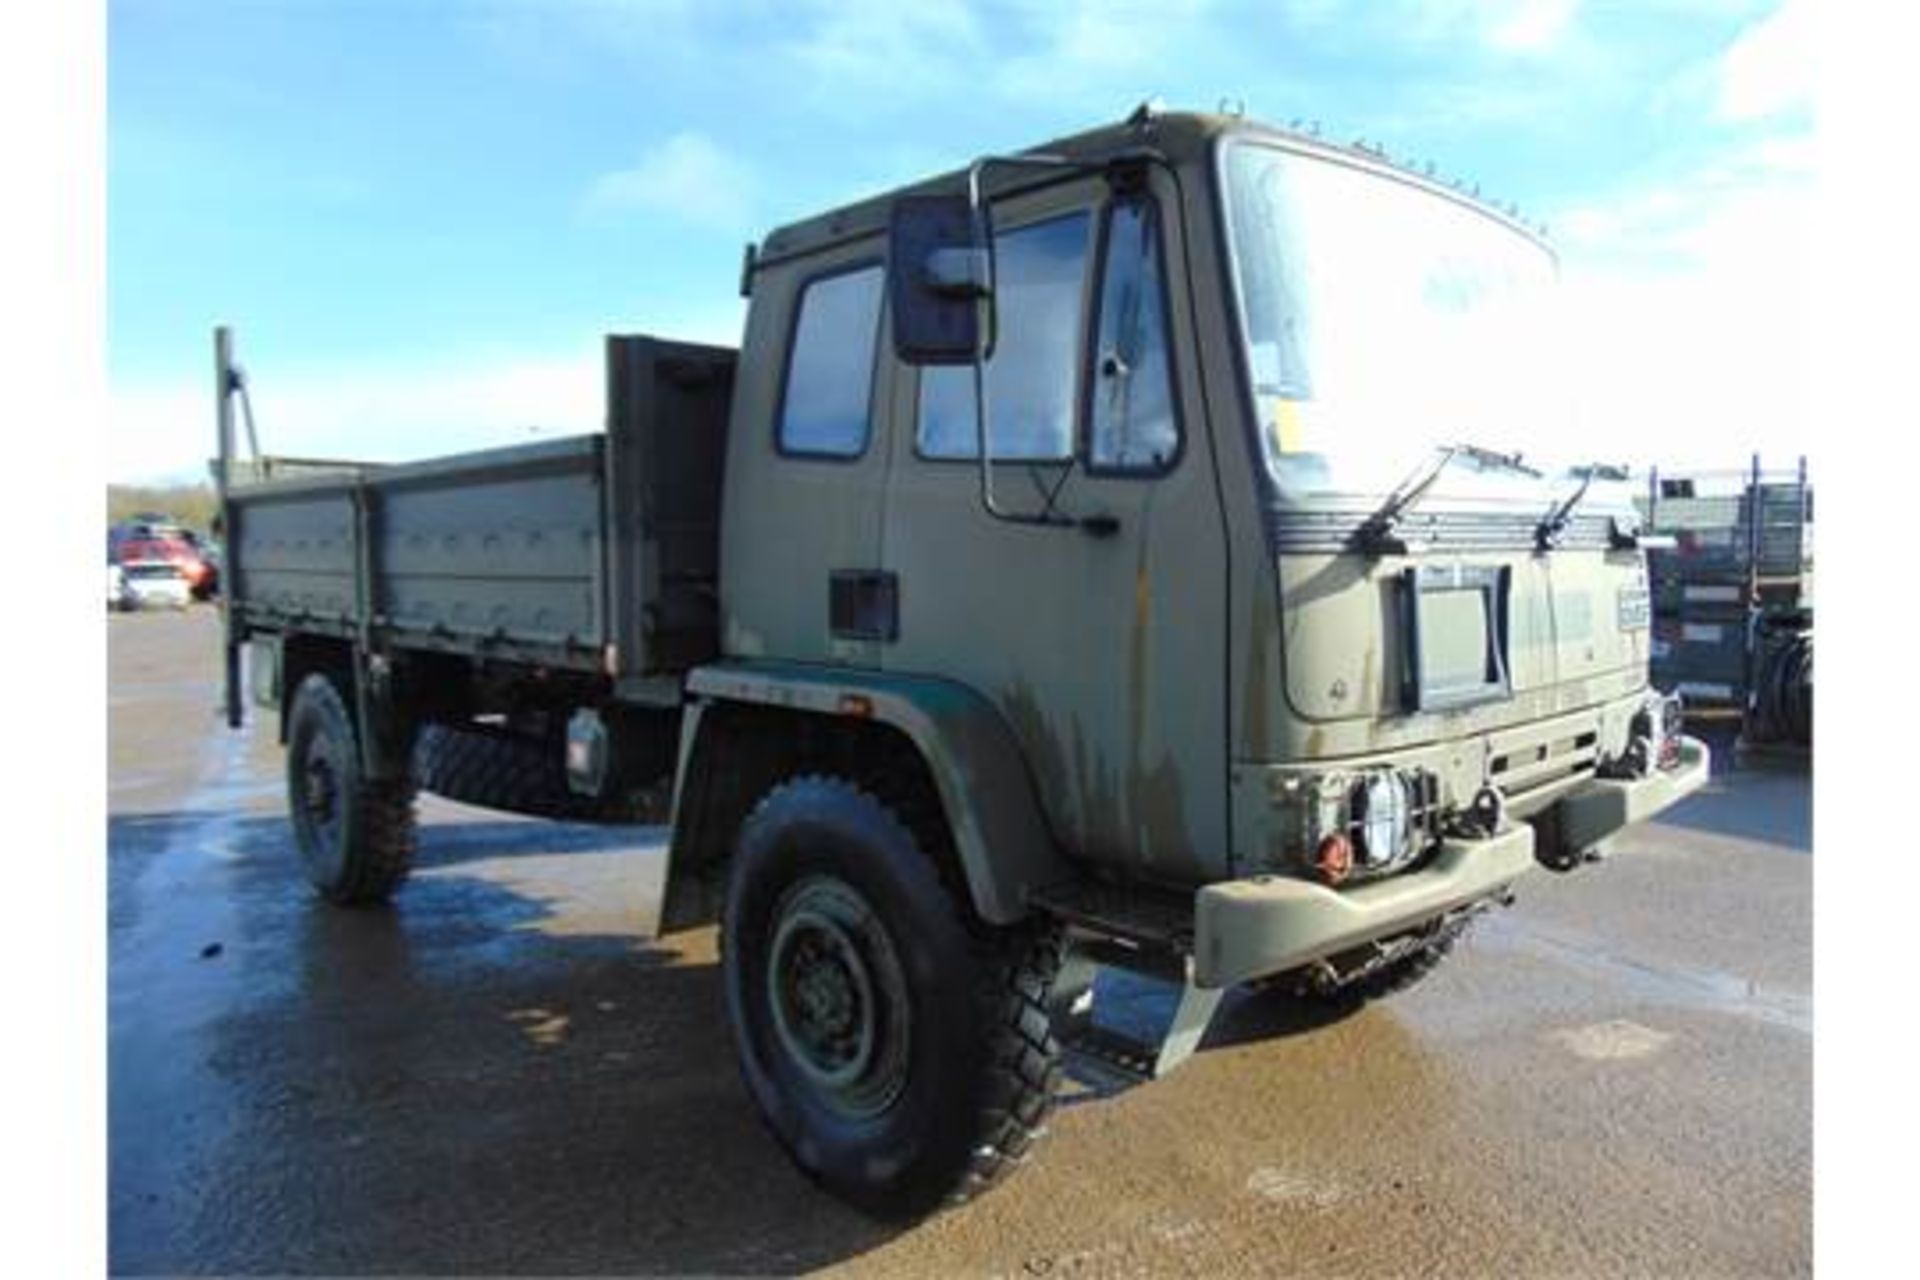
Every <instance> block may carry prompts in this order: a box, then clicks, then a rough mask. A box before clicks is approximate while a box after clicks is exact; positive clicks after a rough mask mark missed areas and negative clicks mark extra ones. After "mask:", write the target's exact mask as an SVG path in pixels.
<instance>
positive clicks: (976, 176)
mask: <svg viewBox="0 0 1920 1280" xmlns="http://www.w3.org/2000/svg"><path fill="white" fill-rule="evenodd" d="M990 164H999V165H1016V166H1018V165H1028V166H1032V167H1034V168H1074V167H1078V166H1080V165H1081V162H1080V161H1077V160H1069V159H1067V158H1066V157H1064V156H1049V155H1027V156H981V157H980V158H979V159H977V160H975V161H974V162H973V163H972V164H970V165H968V166H967V212H968V214H969V216H970V217H971V219H972V223H973V241H974V243H975V244H977V245H981V246H983V248H984V251H985V253H986V267H987V271H986V296H987V297H988V298H995V286H996V285H997V284H998V283H999V282H998V280H997V278H996V277H997V272H998V260H997V258H996V256H995V254H994V248H993V226H992V221H991V219H989V218H988V216H987V208H986V201H985V200H983V199H981V195H980V179H981V175H982V174H984V173H985V172H986V168H987V166H988V165H990ZM998 319H999V307H998V305H997V302H996V305H993V306H989V307H988V308H987V326H988V327H986V328H983V327H982V326H979V325H976V326H974V347H973V439H974V447H975V452H976V454H977V456H978V457H979V460H980V507H981V509H982V510H983V511H985V512H986V513H987V515H989V516H990V517H992V518H993V519H995V520H1003V521H1005V522H1006V523H1008V524H1031V525H1044V526H1047V527H1051V528H1071V527H1072V526H1073V525H1074V523H1075V522H1074V520H1073V519H1072V518H1071V517H1068V516H1063V515H1060V514H1059V513H1057V512H1053V511H1043V512H1039V513H1037V514H1030V513H1024V512H1017V511H1003V510H1001V509H1000V504H999V503H998V502H996V501H995V500H994V496H993V457H992V455H991V454H990V453H989V452H988V450H987V369H986V365H987V361H986V353H987V351H989V350H991V349H992V347H993V345H994V343H993V339H994V338H995V337H996V336H998V335H997V334H996V333H995V332H994V329H995V328H997V326H998Z"/></svg>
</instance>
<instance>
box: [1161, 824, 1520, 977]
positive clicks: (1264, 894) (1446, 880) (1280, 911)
mask: <svg viewBox="0 0 1920 1280" xmlns="http://www.w3.org/2000/svg"><path fill="white" fill-rule="evenodd" d="M1532 866H1533V828H1532V827H1531V826H1530V825H1528V824H1527V823H1525V822H1516V823H1514V824H1513V826H1512V827H1511V828H1509V829H1508V830H1506V831H1504V832H1502V833H1501V834H1499V835H1497V836H1494V837H1492V838H1491V839H1487V840H1457V839H1448V840H1445V841H1442V842H1441V845H1440V851H1439V852H1438V853H1437V854H1435V855H1434V857H1433V861H1432V862H1430V863H1429V864H1427V865H1426V866H1425V867H1422V868H1421V869H1420V870H1418V871H1409V872H1405V873H1403V874H1401V875H1397V876H1393V877H1391V878H1389V879H1386V880H1381V881H1378V882H1376V883H1373V884H1367V885H1361V886H1359V887H1357V888H1353V889H1345V890H1338V889H1329V888H1327V887H1326V886H1324V885H1318V884H1313V883H1311V882H1309V881H1306V880H1296V879H1292V878H1289V877H1285V876H1256V877H1255V878H1253V879H1251V880H1228V881H1224V882H1222V883H1220V884H1210V885H1207V886H1206V887H1205V888H1203V889H1201V890H1200V891H1199V892H1198V893H1197V894H1195V895H1194V908H1193V917H1194V930H1193V964H1194V978H1193V980H1194V984H1195V985H1196V986H1201V987H1225V986H1231V985H1232V984H1233V983H1236V982H1245V981H1247V980H1249V979H1252V978H1259V977H1265V976H1267V975H1268V974H1274V973H1282V972H1284V971H1286V970H1288V969H1293V968H1297V967H1298V966H1300V965H1303V964H1306V963H1307V962H1309V961H1311V960H1318V959H1320V958H1321V957H1323V956H1329V955H1333V954H1335V953H1337V952H1340V951H1344V950H1346V949H1347V948H1349V947H1354V946H1358V945H1359V944H1361V943H1363V942H1369V941H1372V940H1373V939H1376V938H1384V937H1387V936H1390V935H1392V934H1395V933H1399V932H1402V931H1404V930H1406V929H1411V928H1414V927H1416V926H1418V925H1421V924H1424V923H1425V922H1427V921H1428V920H1431V919H1433V918H1434V917H1436V916H1439V915H1442V914H1444V913H1446V912H1448V911H1451V910H1453V909H1454V908H1455V907H1462V906H1465V905H1466V904H1468V903H1470V902H1474V901H1476V900H1478V899H1480V898H1484V897H1486V896H1487V895H1488V894H1491V893H1495V892H1497V891H1498V890H1500V889H1503V888H1505V887H1506V886H1507V885H1509V884H1512V883H1513V882H1514V881H1515V880H1517V879H1519V878H1520V877H1521V876H1522V875H1524V874H1525V873H1526V872H1527V870H1528V869H1530V868H1531V867H1532Z"/></svg>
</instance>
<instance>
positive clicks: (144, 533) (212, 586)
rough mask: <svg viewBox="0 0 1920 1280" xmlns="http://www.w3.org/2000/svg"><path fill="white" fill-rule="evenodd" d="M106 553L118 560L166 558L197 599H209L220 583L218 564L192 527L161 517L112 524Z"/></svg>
mask: <svg viewBox="0 0 1920 1280" xmlns="http://www.w3.org/2000/svg"><path fill="white" fill-rule="evenodd" d="M108 548H109V551H108V554H109V555H111V556H112V557H113V558H115V559H117V560H121V561H123V562H124V561H130V560H169V561H172V562H173V563H174V564H176V565H178V566H179V567H180V572H181V575H182V576H183V577H184V578H185V579H186V581H187V587H188V589H189V590H190V591H191V592H192V595H193V598H194V599H196V600H206V599H210V598H211V597H212V596H213V595H214V593H215V592H216V591H218V590H219V586H220V574H219V569H218V566H217V565H216V564H215V563H214V562H213V561H212V560H211V559H210V558H209V557H208V556H207V555H206V554H205V553H204V552H203V550H202V548H201V543H200V539H199V537H198V535H196V534H195V533H194V532H193V531H192V530H190V529H187V528H184V527H183V526H181V525H179V524H176V523H173V522H171V521H168V520H165V519H164V518H161V517H152V518H139V519H135V520H130V521H126V522H124V523H122V524H119V525H116V526H114V528H113V529H112V530H111V531H110V532H109V534H108Z"/></svg>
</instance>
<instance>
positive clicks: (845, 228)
mask: <svg viewBox="0 0 1920 1280" xmlns="http://www.w3.org/2000/svg"><path fill="white" fill-rule="evenodd" d="M1228 134H1235V135H1243V136H1247V137H1252V138H1258V139H1260V140H1262V141H1264V142H1269V143H1273V144H1277V145H1279V146H1282V147H1284V148H1286V149H1287V150H1290V151H1297V152H1300V153H1302V154H1307V155H1317V156H1321V157H1324V158H1329V159H1335V160H1339V161H1341V162H1344V163H1347V164H1355V165H1358V166H1360V167H1362V168H1367V169H1372V170H1374V171H1376V172H1379V173H1384V174H1387V175H1390V176H1392V177H1395V178H1398V179H1400V180H1402V181H1407V182H1411V183H1413V184H1414V185H1416V186H1420V187H1423V188H1425V189H1427V190H1429V191H1432V192H1433V193H1435V194H1437V195H1440V196H1443V197H1445V198H1447V199H1450V200H1453V201H1455V202H1457V203H1460V204H1464V205H1467V206H1469V207H1471V208H1473V209H1475V210H1478V211H1479V212H1481V213H1483V214H1485V215H1487V216H1488V217H1491V218H1493V219H1495V220H1496V221H1498V222H1501V223H1503V224H1505V225H1506V226H1508V227H1510V228H1511V229H1513V230H1515V231H1518V232H1520V233H1521V234H1523V235H1525V236H1527V237H1528V238H1529V239H1533V240H1536V241H1540V242H1541V244H1542V246H1543V247H1547V246H1546V245H1545V241H1544V239H1543V235H1542V229H1539V228H1535V227H1531V226H1529V225H1527V224H1526V223H1524V222H1522V221H1520V220H1519V217H1518V215H1517V211H1515V210H1513V209H1511V208H1508V209H1502V208H1500V207H1499V206H1497V205H1495V204H1492V203H1490V202H1488V201H1486V200H1482V199H1480V198H1478V195H1477V189H1476V193H1475V194H1471V195H1470V194H1468V193H1466V192H1464V191H1461V190H1460V189H1458V188H1456V187H1452V186H1448V185H1447V184H1446V183H1444V182H1442V181H1440V180H1439V179H1437V178H1436V177H1434V176H1433V175H1432V173H1431V172H1430V171H1429V172H1425V173H1422V172H1416V171H1415V170H1412V169H1409V168H1407V167H1405V166H1403V165H1399V164H1396V163H1394V162H1393V161H1392V160H1391V159H1390V158H1389V157H1388V156H1387V154H1386V152H1385V151H1384V149H1381V148H1379V147H1371V146H1368V145H1367V144H1366V143H1364V142H1354V143H1352V144H1342V143H1336V142H1330V141H1328V140H1326V139H1324V138H1321V137H1318V136H1316V135H1314V134H1310V133H1306V132H1302V131H1300V130H1298V129H1283V128H1280V127H1279V126H1277V125H1271V124H1264V123H1262V122H1260V121H1257V120H1250V119H1248V118H1246V117H1244V116H1238V115H1220V114H1212V113H1205V112H1192V111H1172V112H1160V111H1154V110H1152V109H1151V108H1149V107H1147V106H1142V107H1141V108H1140V109H1138V110H1136V111H1135V112H1134V113H1133V114H1132V115H1130V116H1128V117H1127V118H1126V119H1125V120H1121V121H1117V122H1115V123H1112V124H1105V125H1101V126H1099V127H1097V128H1093V129H1088V130H1086V131H1085V132H1083V133H1076V134H1069V135H1068V136H1066V137H1063V138H1056V139H1054V140H1053V141H1051V142H1046V143H1042V144H1040V145H1039V146H1035V147H1029V148H1027V149H1025V150H1024V151H1021V152H1018V153H1014V154H1019V155H1052V156H1063V157H1066V158H1069V159H1073V160H1081V161H1085V162H1087V163H1088V164H1089V165H1093V166H1098V165H1100V164H1104V163H1106V162H1108V161H1112V160H1116V159H1120V158H1123V157H1125V156H1127V155H1129V154H1135V155H1137V154H1140V153H1141V152H1143V151H1145V152H1149V153H1152V154H1153V155H1155V156H1156V158H1158V159H1160V160H1164V161H1165V162H1167V163H1168V164H1171V165H1173V166H1175V167H1179V166H1182V165H1185V164H1188V163H1191V162H1194V161H1201V160H1204V158H1205V156H1206V155H1207V154H1208V153H1209V152H1210V151H1211V150H1212V147H1213V143H1214V141H1215V140H1216V139H1218V138H1220V137H1222V136H1225V135H1228ZM1050 180H1051V179H1050V178H1049V176H1048V175H1047V174H1046V173H1045V171H1043V170H1034V169H1026V170H1019V169H1012V168H1001V169H999V170H997V171H995V170H989V171H988V172H987V173H986V174H985V175H984V176H983V179H982V182H983V185H984V186H985V188H986V190H987V192H988V194H989V195H993V196H998V195H1004V194H1006V193H1008V192H1011V191H1017V190H1020V189H1022V188H1025V187H1030V186H1035V185H1040V184H1043V183H1045V182H1048V181H1050ZM966 183H967V170H966V168H964V167H962V168H958V169H952V170H949V171H948V172H946V173H942V174H939V175H937V176H935V177H931V178H927V179H925V180H923V181H921V182H916V183H913V184H911V185H909V186H904V187H898V188H895V189H894V190H891V191H886V192H882V193H880V194H878V195H874V196H870V197H868V198H867V199H865V200H860V201H857V202H854V203H852V204H847V205H842V206H840V207H839V208H836V209H830V210H828V211H827V212H825V213H820V214H816V215H814V216H813V217H810V218H805V219H802V220H800V221H797V222H790V223H787V224H786V225H784V226H781V227H778V228H776V229H775V230H773V231H771V232H769V233H768V234H767V237H766V239H765V240H764V241H763V242H762V243H761V244H760V245H759V247H758V250H757V256H758V260H759V261H760V262H762V263H766V262H770V261H773V260H777V259H781V258H787V257H793V256H798V255H801V254H805V253H810V252H813V251H815V250H818V249H823V248H826V247H828V246H829V245H833V244H838V243H841V242H843V241H847V240H856V239H863V238H865V237H867V236H869V235H873V234H876V233H879V232H882V231H884V230H885V229H886V226H887V218H888V215H889V211H890V210H891V209H892V207H893V202H894V201H895V200H897V199H898V198H900V197H901V196H909V195H958V194H964V193H965V191H966V189H967V187H966Z"/></svg>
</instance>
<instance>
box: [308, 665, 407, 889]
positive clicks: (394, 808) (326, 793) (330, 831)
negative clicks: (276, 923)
mask: <svg viewBox="0 0 1920 1280" xmlns="http://www.w3.org/2000/svg"><path fill="white" fill-rule="evenodd" d="M287 807H288V810H289V812H290V814H291V817H292V821H293V837H294V845H295V847H296V849H297V850H298V852H299V855H300V862H301V865H302V867H303V868H304V869H305V871H306V873H307V879H308V880H310V881H311V882H312V883H313V887H314V888H315V889H317V890H318V891H319V892H320V895H321V896H322V897H324V898H326V899H327V900H328V901H329V902H334V903H338V904H339V905H341V906H360V905H364V904H367V903H375V902H384V901H385V900H386V899H387V898H388V897H390V896H391V895H392V894H393V891H394V890H395V889H397V888H399V887H400V885H401V884H402V883H403V882H404V881H405V880H406V878H407V873H408V872H409V871H410V870H412V867H413V851H414V813H413V784H412V783H411V782H409V781H398V782H375V781H371V780H369V779H367V778H365V777H363V775H362V773H361V768H360V750H359V742H358V740H357V739H356V737H355V734H354V724H353V717H352V716H351V715H349V714H348V713H347V707H346V703H345V701H344V700H343V699H342V698H341V696H340V691H339V689H338V688H336V687H335V685H334V683H333V681H332V679H330V678H329V677H327V676H325V675H322V674H319V673H315V674H313V675H309V676H308V677H307V678H306V679H305V680H303V681H301V682H300V687H299V689H298V690H297V691H296V692H295V694H294V698H293V710H292V714H291V715H290V716H289V717H288V721H287Z"/></svg>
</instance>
